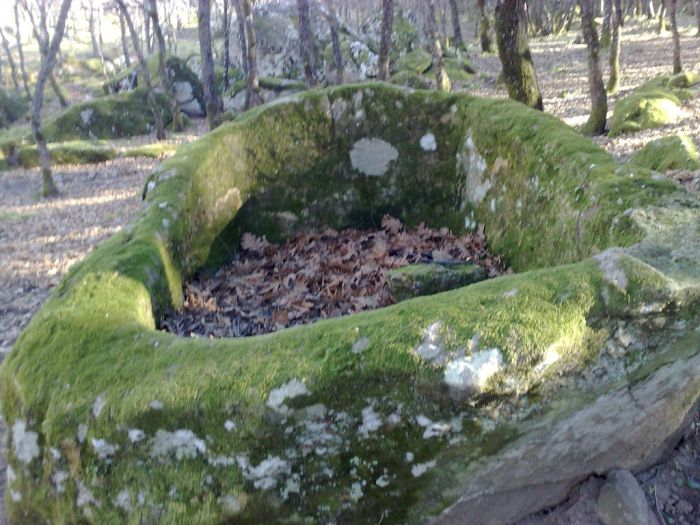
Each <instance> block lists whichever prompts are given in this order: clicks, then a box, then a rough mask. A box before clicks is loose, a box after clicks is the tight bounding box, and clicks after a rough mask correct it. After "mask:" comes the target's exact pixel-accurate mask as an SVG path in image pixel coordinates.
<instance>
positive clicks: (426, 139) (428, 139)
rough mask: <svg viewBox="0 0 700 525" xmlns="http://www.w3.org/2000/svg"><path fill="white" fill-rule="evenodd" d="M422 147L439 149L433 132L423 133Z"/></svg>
mask: <svg viewBox="0 0 700 525" xmlns="http://www.w3.org/2000/svg"><path fill="white" fill-rule="evenodd" d="M420 147H421V148H423V151H437V141H436V140H435V135H433V134H432V133H427V134H425V135H423V136H422V137H421V139H420Z"/></svg>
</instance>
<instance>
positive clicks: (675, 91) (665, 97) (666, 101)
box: [609, 73, 695, 137]
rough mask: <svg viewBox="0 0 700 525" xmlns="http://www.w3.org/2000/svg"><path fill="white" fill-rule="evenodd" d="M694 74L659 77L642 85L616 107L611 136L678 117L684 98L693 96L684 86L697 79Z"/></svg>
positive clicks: (663, 124)
mask: <svg viewBox="0 0 700 525" xmlns="http://www.w3.org/2000/svg"><path fill="white" fill-rule="evenodd" d="M694 79H695V77H694V74H693V73H682V74H679V75H675V76H669V75H666V76H660V77H657V78H654V79H652V80H650V81H648V82H646V83H645V84H642V85H641V86H640V87H639V88H637V89H636V90H635V91H634V92H632V93H631V94H630V95H627V96H626V97H625V98H623V99H622V100H620V101H619V102H618V103H617V104H616V105H615V108H614V111H613V116H612V120H611V122H610V133H609V136H611V137H614V136H617V135H620V134H622V133H629V132H635V131H640V130H643V129H650V128H658V127H663V126H665V125H667V124H672V123H674V122H675V121H676V120H677V119H678V116H679V113H680V106H681V100H687V99H689V98H691V97H692V95H691V94H690V92H689V91H688V90H687V89H685V88H686V87H690V86H692V85H693V83H694V82H695V80H694Z"/></svg>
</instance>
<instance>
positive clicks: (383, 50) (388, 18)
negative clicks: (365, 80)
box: [379, 0, 394, 82]
mask: <svg viewBox="0 0 700 525" xmlns="http://www.w3.org/2000/svg"><path fill="white" fill-rule="evenodd" d="M393 25H394V0H382V29H381V42H380V45H379V80H383V81H385V82H386V81H387V80H389V53H391V35H392V32H393Z"/></svg>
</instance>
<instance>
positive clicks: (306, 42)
mask: <svg viewBox="0 0 700 525" xmlns="http://www.w3.org/2000/svg"><path fill="white" fill-rule="evenodd" d="M297 12H298V13H299V50H300V51H301V59H302V61H303V62H304V78H305V79H306V84H307V85H308V86H315V85H316V84H317V79H316V64H317V56H318V55H317V53H316V44H315V42H314V36H313V31H312V30H311V15H310V12H309V0H297Z"/></svg>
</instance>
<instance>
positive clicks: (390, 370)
mask: <svg viewBox="0 0 700 525" xmlns="http://www.w3.org/2000/svg"><path fill="white" fill-rule="evenodd" d="M369 145H373V147H368V146H369ZM377 145H379V146H380V147H374V146H377ZM387 145H389V146H390V147H389V146H387ZM358 150H359V151H361V153H362V155H360V156H359V159H360V161H359V164H358V155H357V151H358ZM353 151H355V154H353ZM389 153H390V154H389ZM373 154H375V155H376V156H377V157H376V158H374V159H372V158H369V157H371V155H373ZM353 158H354V160H353ZM380 168H381V169H380ZM386 213H389V214H392V215H393V216H395V217H398V218H400V219H401V220H402V221H403V222H404V223H405V224H407V225H408V226H411V225H414V224H418V223H420V222H423V221H424V222H426V223H427V224H428V225H431V226H440V227H442V226H447V227H450V228H451V229H453V231H455V232H459V231H464V230H465V229H476V228H479V227H480V226H479V225H483V231H484V233H485V235H486V237H487V238H488V240H489V243H490V247H491V249H492V250H493V251H495V252H497V253H500V254H502V255H503V257H504V259H505V262H506V263H507V264H508V265H509V266H510V267H512V268H514V269H515V270H517V271H518V272H521V273H519V274H515V275H508V276H503V277H499V278H496V279H491V280H489V281H484V282H480V283H477V284H474V285H471V286H468V287H465V288H460V289H457V290H453V291H450V292H446V293H442V294H438V295H433V296H428V297H419V298H415V299H412V300H408V301H403V302H401V303H399V304H397V305H394V306H392V307H389V308H385V309H382V310H377V311H373V312H367V313H363V314H359V315H352V316H348V317H344V318H340V319H335V320H330V321H322V322H319V323H316V324H313V325H308V326H304V327H298V328H292V329H289V330H282V331H280V332H277V333H275V334H271V335H266V336H260V337H250V338H238V339H219V340H215V339H192V338H178V337H176V336H173V335H171V334H167V333H163V332H161V331H159V330H158V329H157V327H158V320H159V319H160V317H161V315H162V314H163V312H165V311H167V310H168V309H171V308H176V307H178V306H179V304H180V303H181V301H182V282H183V280H184V279H186V278H188V277H189V276H191V275H192V274H193V273H194V272H195V271H197V270H199V269H202V268H211V267H215V266H217V265H219V264H220V263H221V262H222V261H225V260H226V259H227V258H228V257H230V254H231V253H232V252H233V251H235V249H236V247H237V245H238V243H239V241H240V239H241V236H242V234H243V233H244V232H251V233H253V234H256V235H261V234H265V235H268V238H283V237H284V236H285V235H293V234H294V233H295V232H299V231H304V230H306V229H319V228H323V227H324V226H330V227H333V228H342V227H345V226H363V225H368V224H373V223H374V224H376V223H378V222H379V221H380V220H381V217H383V216H384V214H386ZM699 247H700V202H698V200H697V199H696V198H694V197H692V196H690V195H688V194H686V193H685V192H683V191H682V190H681V189H679V188H678V187H677V186H676V185H675V184H674V183H672V182H670V181H668V180H666V179H664V178H662V177H659V176H658V174H654V173H652V172H649V171H647V170H645V169H644V168H641V167H638V166H635V165H632V164H630V165H619V164H617V163H616V162H615V161H614V160H613V159H612V158H611V157H610V156H609V155H607V154H606V153H605V152H603V151H602V150H601V149H599V148H598V147H597V146H595V145H594V144H593V143H592V142H591V141H589V140H588V139H586V138H583V137H582V136H580V135H578V134H577V133H575V132H574V131H573V130H571V129H570V128H568V127H566V126H565V125H563V124H562V123H561V122H559V121H558V120H556V119H555V118H552V117H549V116H547V115H543V114H541V113H540V112H537V111H533V110H530V109H527V108H525V107H524V106H522V105H520V104H517V103H511V102H508V101H503V100H498V101H496V100H493V101H491V100H482V99H478V98H473V97H468V96H463V95H456V94H445V93H435V92H420V91H411V90H405V89H401V88H398V87H393V86H390V85H383V84H361V85H353V86H345V87H339V88H334V89H328V90H322V91H307V92H304V93H301V94H297V95H294V96H292V97H288V98H285V99H281V100H278V101H276V103H274V104H270V105H267V106H263V107H260V108H257V109H255V110H253V111H250V112H247V113H244V114H242V115H240V116H239V117H238V118H236V119H235V120H234V121H232V122H229V123H227V124H224V125H222V126H221V127H219V128H217V129H216V130H215V131H214V132H212V133H210V134H208V135H206V136H205V137H203V138H202V139H200V140H199V141H197V142H195V143H192V144H188V145H186V146H183V147H182V148H180V150H179V151H178V153H177V154H176V155H175V156H174V157H172V158H170V159H169V160H167V161H166V162H164V163H163V164H162V166H161V167H160V168H159V169H158V170H156V172H155V173H154V174H153V175H152V177H151V179H150V180H149V182H148V184H147V185H146V187H145V188H144V202H143V210H142V212H141V213H140V215H139V216H138V217H136V218H135V220H134V222H133V223H132V225H131V226H130V227H129V228H127V229H126V230H125V231H123V232H120V233H119V234H117V235H115V236H114V237H113V238H111V239H110V240H109V241H107V242H105V243H104V244H103V245H101V246H100V247H99V248H97V249H96V250H94V251H93V252H92V253H91V254H90V255H89V256H88V257H87V258H86V259H85V260H84V261H83V262H81V263H80V264H78V265H76V266H75V267H74V268H73V269H72V270H71V272H70V273H69V275H67V276H66V278H65V279H64V280H63V282H62V283H61V285H60V286H59V287H58V288H57V289H56V290H55V292H54V293H53V295H52V297H51V298H50V300H49V301H48V302H47V303H46V304H45V306H44V307H43V308H42V309H41V310H40V312H39V313H38V314H37V315H36V316H35V318H34V319H33V321H32V322H31V324H30V325H29V327H28V328H27V330H26V331H25V332H24V333H23V334H22V336H20V338H19V340H18V341H17V344H16V346H15V348H14V349H13V351H12V352H11V353H10V354H9V356H8V357H7V359H6V360H5V363H4V364H3V365H2V369H0V398H1V399H2V402H3V412H4V414H5V415H6V417H7V426H8V429H9V434H10V440H9V443H10V448H9V451H8V465H9V467H8V483H7V494H8V496H7V498H6V499H7V505H8V512H9V518H10V522H11V523H16V524H18V523H52V522H56V521H62V522H67V523H100V524H102V523H140V522H157V521H161V522H164V523H177V522H185V523H220V522H234V523H260V522H269V523H273V522H274V523H300V522H313V523H317V522H337V523H348V522H352V523H377V522H379V521H381V522H382V523H479V524H483V525H500V524H503V525H505V524H507V523H510V522H512V521H514V520H516V519H518V518H520V517H522V516H524V515H526V514H528V513H530V512H533V511H536V510H538V509H541V508H544V507H547V506H551V505H554V504H556V503H557V502H559V501H561V500H562V499H564V498H565V497H566V495H567V493H568V492H569V490H570V489H571V488H572V487H573V486H575V485H576V484H578V483H580V482H581V481H582V480H584V479H586V478H587V477H588V476H590V475H591V474H593V473H606V472H609V471H611V470H615V469H620V468H624V469H628V470H636V469H641V468H644V467H646V466H649V465H651V464H653V463H654V462H655V461H657V460H658V459H659V458H660V457H661V456H662V455H663V454H664V453H665V452H666V451H667V450H668V448H669V447H672V446H673V445H674V444H675V443H676V441H677V439H678V436H679V434H680V432H681V431H682V429H683V428H684V426H685V424H686V422H687V421H688V419H689V417H690V415H692V413H693V411H694V410H695V409H696V407H697V401H698V398H699V397H700V373H699V372H700V330H699V329H698V326H699V324H700V323H699V322H698V321H699V320H700V256H699V254H698V250H699ZM154 473H157V476H154Z"/></svg>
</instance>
